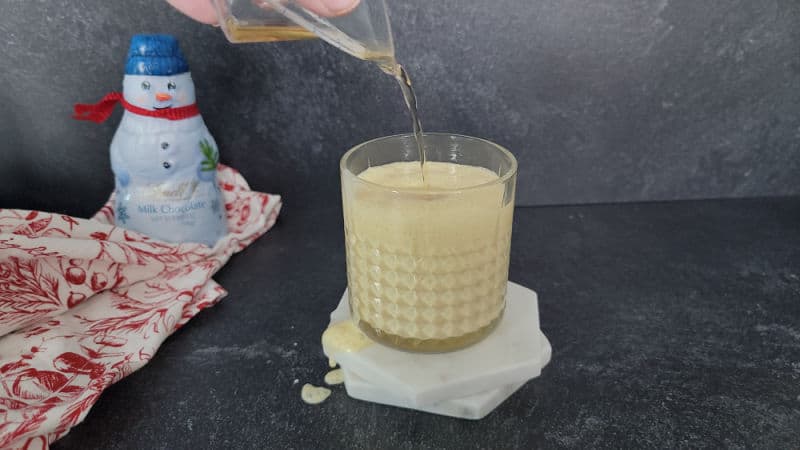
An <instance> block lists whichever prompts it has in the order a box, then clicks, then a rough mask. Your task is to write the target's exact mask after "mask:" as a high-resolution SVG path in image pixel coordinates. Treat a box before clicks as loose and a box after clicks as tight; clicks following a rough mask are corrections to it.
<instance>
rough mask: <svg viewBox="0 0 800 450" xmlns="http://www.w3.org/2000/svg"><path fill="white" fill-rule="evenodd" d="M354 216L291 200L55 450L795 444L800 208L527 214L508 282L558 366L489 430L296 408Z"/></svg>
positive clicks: (654, 207) (764, 204) (629, 208)
mask: <svg viewBox="0 0 800 450" xmlns="http://www.w3.org/2000/svg"><path fill="white" fill-rule="evenodd" d="M340 214H341V212H340V209H339V208H338V207H337V205H329V206H327V207H322V208H314V209H308V210H305V211H304V210H302V209H301V208H300V207H298V206H296V205H292V204H291V203H289V204H287V206H286V208H285V210H284V214H283V216H282V218H281V220H280V221H279V223H278V224H277V225H276V227H275V228H274V229H273V230H272V231H270V232H269V233H268V234H267V235H265V236H264V237H262V238H261V239H260V240H259V241H257V242H256V243H255V244H254V245H253V246H251V247H250V248H248V249H247V250H245V251H244V252H243V253H241V254H239V255H237V256H235V257H234V258H233V259H232V260H231V261H230V262H229V263H228V265H227V266H226V267H224V268H223V269H222V271H221V272H220V273H219V274H218V275H217V277H216V279H217V281H219V282H220V283H221V284H222V285H223V286H224V287H225V288H226V289H227V290H228V291H229V293H230V294H229V296H228V297H227V298H226V299H224V300H223V301H222V302H221V303H220V304H219V305H217V306H215V307H214V308H212V309H209V310H206V311H204V312H202V313H200V314H199V315H198V316H197V317H196V318H195V319H193V320H192V321H191V322H190V323H189V324H188V325H187V326H185V327H184V328H182V329H181V330H179V331H178V332H177V333H176V334H175V335H173V336H172V337H171V338H169V339H168V340H167V341H166V342H165V343H164V345H163V346H162V348H161V349H160V350H159V352H158V354H157V355H156V357H155V358H154V359H153V361H152V362H150V364H148V365H147V366H145V367H144V368H143V369H142V370H140V371H138V372H136V373H134V374H132V375H131V376H130V377H128V378H126V379H124V380H122V381H121V382H119V383H118V384H116V385H114V386H112V387H110V388H109V389H108V390H107V392H106V393H105V394H104V395H103V396H102V398H101V399H100V401H99V402H98V403H97V405H96V406H95V407H94V408H93V409H92V410H91V412H90V413H89V415H88V417H87V418H86V420H85V421H84V423H83V424H81V425H79V426H77V427H76V428H74V429H73V431H72V432H71V433H70V434H69V435H67V436H66V437H65V438H63V439H62V440H61V441H59V442H57V443H56V444H55V445H54V448H57V449H67V448H80V449H85V448H138V449H142V448H148V449H178V448H296V449H307V448H363V449H375V448H404V449H411V448H415V449H416V448H456V449H461V448H540V447H545V448H554V447H572V448H589V447H601V448H626V447H627V448H631V447H633V448H642V447H667V448H674V447H686V446H691V447H714V448H717V447H729V448H745V447H747V448H750V447H758V448H792V447H796V446H797V445H798V444H799V443H800V198H778V199H753V200H724V201H695V202H675V203H651V204H623V205H597V206H569V207H545V208H518V209H517V211H516V216H515V222H514V227H515V228H514V241H513V247H512V262H511V275H510V278H511V280H513V281H516V282H518V283H521V284H523V285H526V286H529V287H531V288H533V289H535V290H536V291H537V292H538V293H539V301H540V304H539V307H540V313H541V322H542V329H543V331H544V332H545V334H546V335H547V336H548V337H549V338H550V341H551V342H552V345H553V359H552V361H551V363H550V364H549V365H548V366H547V367H546V368H545V369H544V371H543V374H542V376H541V377H540V378H537V379H535V380H533V381H531V382H529V383H528V384H527V385H526V386H524V387H523V388H522V389H520V390H519V391H518V392H517V393H516V394H515V395H513V396H512V397H511V398H509V399H508V400H507V401H506V402H505V403H503V404H502V405H501V406H500V407H498V409H497V410H495V411H494V412H493V413H491V414H490V415H489V416H487V417H486V418H485V419H483V420H481V421H477V422H474V421H467V420H459V419H452V418H447V417H440V416H434V415H429V414H424V413H418V412H414V411H409V410H403V409H398V408H393V407H388V406H382V405H376V404H370V403H365V402H361V401H357V400H353V399H351V398H349V397H348V396H347V395H346V393H345V392H344V388H343V387H341V386H340V387H337V388H334V392H333V395H332V396H331V398H329V399H328V401H326V402H325V403H323V404H321V405H318V406H309V405H306V404H304V403H303V402H302V401H301V400H300V395H299V391H300V386H301V385H302V384H303V383H306V382H311V383H315V384H322V377H323V375H324V374H325V372H326V371H327V361H326V359H325V358H324V357H323V355H322V351H321V348H320V344H319V337H320V334H321V333H322V331H323V329H324V327H325V325H326V324H327V321H328V313H329V312H330V310H331V309H332V308H333V307H334V306H335V305H336V302H337V301H338V299H339V297H340V295H341V293H342V290H343V289H344V287H345V284H346V281H345V262H344V248H343V236H342V224H341V216H340ZM295 379H297V380H299V384H297V385H293V382H294V380H295Z"/></svg>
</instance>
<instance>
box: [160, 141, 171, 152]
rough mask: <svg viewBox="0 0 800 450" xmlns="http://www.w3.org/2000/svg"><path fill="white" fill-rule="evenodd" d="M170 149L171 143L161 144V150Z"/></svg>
mask: <svg viewBox="0 0 800 450" xmlns="http://www.w3.org/2000/svg"><path fill="white" fill-rule="evenodd" d="M168 148H169V142H162V143H161V150H166V149H168Z"/></svg>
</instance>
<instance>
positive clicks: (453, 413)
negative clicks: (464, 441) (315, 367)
mask: <svg viewBox="0 0 800 450" xmlns="http://www.w3.org/2000/svg"><path fill="white" fill-rule="evenodd" d="M344 378H345V384H344V386H345V389H347V394H348V395H349V396H350V397H353V398H355V399H358V400H364V401H368V402H373V403H381V404H384V405H391V406H397V407H400V408H410V409H416V410H419V411H424V412H429V413H433V414H439V415H442V416H450V417H458V418H461V419H472V420H478V419H483V418H484V417H485V416H486V415H487V414H489V413H490V412H492V411H493V410H494V409H495V408H497V407H498V406H499V405H500V404H501V403H503V401H505V399H507V398H508V397H510V396H511V394H513V393H514V392H516V391H517V389H519V388H521V387H522V386H523V385H524V384H525V381H522V382H519V383H515V384H509V385H507V386H502V387H499V388H497V389H492V390H490V391H486V392H481V393H479V394H475V395H470V396H467V397H461V398H453V399H449V400H442V401H440V402H436V403H433V404H430V405H421V406H420V405H417V406H414V405H411V404H410V403H409V402H408V399H405V398H403V397H400V396H397V395H396V393H394V392H391V391H387V390H385V389H383V388H380V387H378V386H375V385H373V384H370V383H367V382H366V381H364V379H363V378H361V377H359V376H358V375H356V374H355V373H353V372H350V371H348V370H345V371H344Z"/></svg>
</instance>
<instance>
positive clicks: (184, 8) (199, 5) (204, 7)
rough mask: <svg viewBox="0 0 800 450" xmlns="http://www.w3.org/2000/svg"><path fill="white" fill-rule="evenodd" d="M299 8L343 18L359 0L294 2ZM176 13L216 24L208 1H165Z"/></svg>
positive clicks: (212, 8)
mask: <svg viewBox="0 0 800 450" xmlns="http://www.w3.org/2000/svg"><path fill="white" fill-rule="evenodd" d="M296 1H297V3H299V4H300V6H302V7H304V8H306V9H308V10H310V11H311V12H314V13H316V14H319V15H321V16H325V17H336V16H343V15H345V14H347V13H349V12H350V11H352V10H354V9H355V8H356V7H357V6H358V2H359V1H360V0H296ZM167 3H169V4H170V5H172V6H174V7H175V9H177V10H178V11H180V12H182V13H184V14H186V15H187V16H189V17H191V18H192V19H194V20H196V21H198V22H202V23H207V24H209V25H216V24H217V12H216V11H215V10H214V5H212V4H211V1H210V0H167Z"/></svg>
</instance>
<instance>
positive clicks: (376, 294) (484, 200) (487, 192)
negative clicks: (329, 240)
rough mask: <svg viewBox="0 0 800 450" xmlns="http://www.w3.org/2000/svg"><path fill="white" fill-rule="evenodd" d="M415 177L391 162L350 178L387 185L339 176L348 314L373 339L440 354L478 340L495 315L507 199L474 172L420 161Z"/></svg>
mask: <svg viewBox="0 0 800 450" xmlns="http://www.w3.org/2000/svg"><path fill="white" fill-rule="evenodd" d="M419 171H420V166H419V164H418V163H417V162H398V163H392V164H386V165H383V166H377V167H371V168H369V169H367V170H365V171H364V172H362V173H361V174H360V175H359V176H358V178H359V179H361V180H363V181H367V182H370V183H374V184H375V185H381V186H388V187H389V188H387V187H378V186H375V185H373V184H370V183H364V182H363V181H362V182H359V181H358V180H343V199H344V218H345V235H346V249H347V276H348V286H349V289H350V308H351V313H352V316H353V318H354V320H355V322H356V323H357V324H358V326H359V328H360V329H361V330H362V331H364V333H365V334H367V335H369V336H370V337H372V338H373V339H375V340H377V341H379V342H382V343H385V344H388V345H391V346H395V347H398V348H403V349H408V350H414V351H425V352H436V351H448V350H453V349H456V348H461V347H465V346H467V345H469V344H471V343H473V342H476V341H478V340H480V339H482V338H483V337H485V336H486V335H487V334H488V333H489V332H490V331H491V330H492V328H493V327H494V325H495V324H496V323H497V322H498V321H499V319H500V317H501V315H502V312H503V309H504V306H505V289H506V282H507V279H508V260H509V245H510V237H511V223H512V217H513V208H514V206H513V195H512V196H511V198H508V196H507V195H506V194H505V186H504V184H503V183H499V182H498V176H497V175H496V174H495V173H494V172H492V171H490V170H487V169H484V168H481V167H474V166H466V165H459V164H453V163H445V162H427V163H426V164H425V166H424V171H425V181H424V182H423V180H422V179H421V178H420V176H419ZM487 183H489V184H488V185H487ZM492 183H493V184H492ZM479 185H485V186H483V187H478V188H475V187H474V186H479ZM391 188H400V189H403V191H404V192H405V191H406V190H412V191H413V192H412V193H410V194H398V193H397V192H394V191H393V190H392V189H391ZM459 189H464V190H461V191H460V192H459V191H458V190H459Z"/></svg>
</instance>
